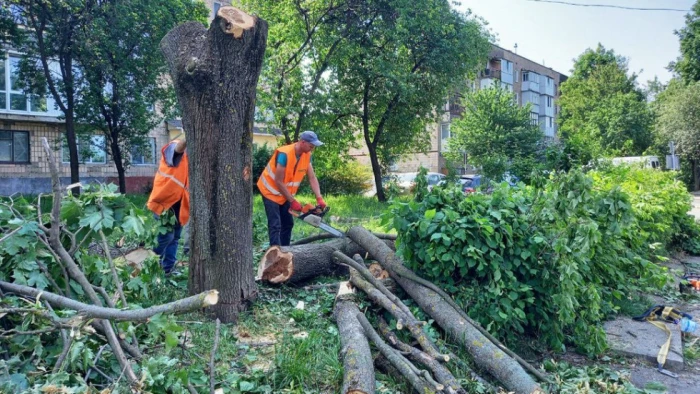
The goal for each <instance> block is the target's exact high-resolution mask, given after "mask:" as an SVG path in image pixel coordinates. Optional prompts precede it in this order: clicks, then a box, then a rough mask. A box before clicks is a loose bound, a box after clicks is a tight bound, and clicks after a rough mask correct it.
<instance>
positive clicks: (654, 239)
mask: <svg viewBox="0 0 700 394" xmlns="http://www.w3.org/2000/svg"><path fill="white" fill-rule="evenodd" d="M588 174H589V176H591V177H592V178H593V185H594V188H595V189H599V190H601V191H610V190H613V189H614V188H620V190H622V191H623V192H624V193H625V194H627V196H628V197H629V200H630V204H631V207H632V212H633V213H634V216H635V218H636V219H637V222H638V223H639V227H640V229H641V231H640V232H639V234H638V236H639V237H642V238H643V239H644V241H645V242H647V243H649V244H655V245H657V246H660V247H662V248H668V247H676V246H681V245H680V244H681V241H682V239H683V238H684V237H685V235H684V232H685V231H687V230H688V229H689V228H690V227H692V225H693V222H694V220H693V219H692V217H690V216H689V215H688V211H690V209H691V201H692V197H691V196H690V195H689V194H688V192H687V191H686V187H685V185H684V184H683V183H682V182H681V181H679V180H677V179H676V174H675V173H673V172H663V171H658V170H653V169H648V168H640V167H634V166H604V167H603V168H602V169H600V170H596V171H591V172H589V173H588Z"/></svg>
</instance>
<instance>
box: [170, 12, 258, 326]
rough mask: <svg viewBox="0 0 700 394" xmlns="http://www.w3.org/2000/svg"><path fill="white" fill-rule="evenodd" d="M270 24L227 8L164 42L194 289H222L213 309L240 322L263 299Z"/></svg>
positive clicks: (178, 29)
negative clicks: (259, 239)
mask: <svg viewBox="0 0 700 394" xmlns="http://www.w3.org/2000/svg"><path fill="white" fill-rule="evenodd" d="M266 41H267V22H265V21H264V20H262V19H259V18H257V17H254V16H250V15H247V14H245V13H243V12H242V11H240V10H238V9H236V8H233V7H222V8H221V9H220V10H219V12H218V14H217V16H216V18H215V19H214V21H213V22H212V24H211V26H210V27H209V29H208V30H207V29H205V28H204V27H203V26H202V24H201V23H199V22H189V23H185V24H182V25H180V26H178V27H176V28H174V29H173V30H171V31H170V32H169V33H168V34H167V35H166V36H165V37H164V38H163V41H162V42H161V49H162V51H163V53H164V55H165V58H166V59H167V61H168V65H169V67H170V73H171V76H172V79H173V84H174V86H175V92H176V93H177V98H178V102H179V104H180V108H181V109H182V123H183V128H184V130H185V132H186V133H187V138H188V142H187V145H188V146H187V153H188V155H189V161H190V163H191V164H190V166H189V182H190V187H189V189H190V193H191V194H190V196H191V219H190V221H191V226H190V230H191V233H190V236H191V237H192V238H191V239H192V248H191V251H190V277H189V289H190V293H191V294H196V293H200V292H202V291H204V290H208V289H217V290H219V292H220V297H221V298H220V303H219V304H218V305H216V306H215V307H214V308H213V310H214V312H215V314H216V317H218V318H219V319H220V320H221V321H222V322H224V323H231V322H235V321H236V320H237V318H238V313H239V312H240V311H242V310H244V309H245V307H246V306H247V303H248V302H249V301H252V300H253V299H254V298H255V295H256V294H257V286H256V285H255V281H254V276H253V224H252V223H253V220H252V215H253V199H252V193H253V185H252V179H253V177H252V149H253V115H254V111H255V93H256V87H257V83H258V77H259V75H260V70H261V67H262V62H263V56H264V54H265V46H266Z"/></svg>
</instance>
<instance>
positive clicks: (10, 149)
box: [0, 130, 29, 163]
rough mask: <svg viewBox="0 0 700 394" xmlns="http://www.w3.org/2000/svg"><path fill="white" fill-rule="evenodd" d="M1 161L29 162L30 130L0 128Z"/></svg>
mask: <svg viewBox="0 0 700 394" xmlns="http://www.w3.org/2000/svg"><path fill="white" fill-rule="evenodd" d="M0 163H29V132H28V131H8V130H0Z"/></svg>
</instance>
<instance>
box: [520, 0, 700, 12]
mask: <svg viewBox="0 0 700 394" xmlns="http://www.w3.org/2000/svg"><path fill="white" fill-rule="evenodd" d="M525 1H533V2H536V3H553V4H563V5H571V6H576V7H596V8H618V9H621V10H633V11H675V12H691V10H682V9H679V8H639V7H625V6H622V5H613V4H581V3H569V2H568V1H558V0H525Z"/></svg>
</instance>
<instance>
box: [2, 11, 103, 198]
mask: <svg viewBox="0 0 700 394" xmlns="http://www.w3.org/2000/svg"><path fill="white" fill-rule="evenodd" d="M0 5H1V7H0V8H3V9H5V10H8V9H11V10H12V11H13V12H9V13H8V12H3V13H1V14H0V17H3V21H2V22H0V26H2V27H3V28H6V29H8V30H5V31H1V32H0V35H2V34H8V35H10V41H11V42H13V43H14V44H15V48H14V49H16V50H18V51H19V52H21V53H22V54H23V57H22V62H21V63H20V68H21V70H20V75H19V84H20V85H22V86H23V87H24V89H25V90H26V91H28V92H31V93H33V94H34V95H35V96H37V97H41V96H44V95H45V94H46V93H47V90H48V93H49V94H51V96H52V97H53V99H54V100H55V102H56V105H57V107H58V109H59V110H60V111H61V112H62V113H63V118H64V122H65V129H66V142H67V145H68V151H69V155H70V174H71V183H76V182H78V181H80V175H79V162H78V160H79V159H78V145H77V137H76V127H75V126H76V119H75V108H76V102H77V97H78V93H77V92H78V91H79V89H80V80H79V76H80V74H79V72H78V71H77V67H76V55H77V50H78V46H79V45H78V35H79V30H80V29H81V26H83V24H84V23H85V20H86V17H87V15H89V14H90V13H91V12H92V11H93V10H94V8H95V7H96V3H94V2H86V1H81V0H61V1H59V0H2V2H0ZM20 25H21V26H22V28H18V26H20ZM72 190H73V192H74V193H78V188H73V189H72Z"/></svg>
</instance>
